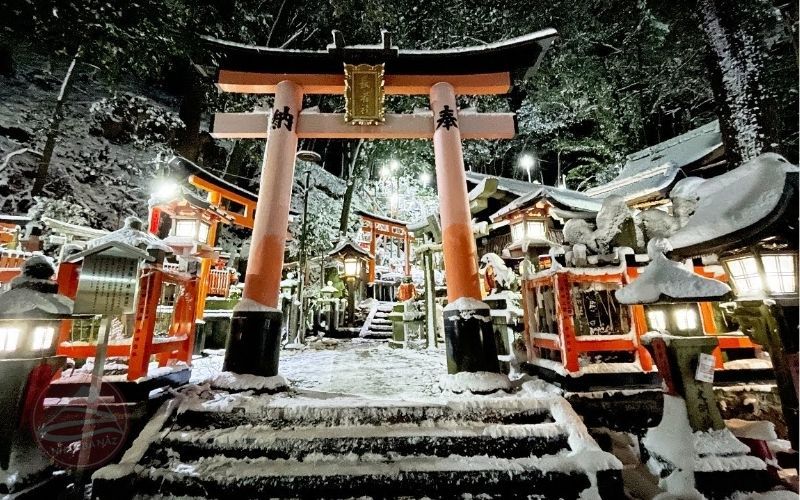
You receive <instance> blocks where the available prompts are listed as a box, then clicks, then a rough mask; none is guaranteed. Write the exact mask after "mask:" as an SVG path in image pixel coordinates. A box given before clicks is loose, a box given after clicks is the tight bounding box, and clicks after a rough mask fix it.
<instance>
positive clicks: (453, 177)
mask: <svg viewBox="0 0 800 500" xmlns="http://www.w3.org/2000/svg"><path fill="white" fill-rule="evenodd" d="M382 35H383V36H382V43H381V44H380V45H375V46H346V45H345V44H344V39H343V37H342V36H341V33H339V32H336V31H334V43H333V44H331V45H329V46H328V48H327V50H323V51H305V50H285V49H276V48H270V47H255V46H247V45H242V44H237V43H232V42H226V41H221V40H217V39H213V38H206V41H207V42H208V43H210V44H211V46H212V47H213V48H214V49H215V50H216V51H217V52H219V53H220V55H221V61H222V62H221V64H220V67H219V69H218V71H217V86H218V87H219V89H220V90H221V91H223V92H241V93H256V94H274V95H275V100H274V104H273V110H272V111H271V112H270V113H217V114H216V115H215V117H214V123H213V132H212V135H213V136H214V137H217V138H254V139H265V138H266V139H267V147H266V149H265V152H264V165H263V169H262V173H261V185H260V187H259V192H258V200H259V206H258V210H257V213H256V215H255V221H254V227H253V235H252V243H251V246H250V257H249V259H248V269H247V276H246V278H245V287H244V292H243V300H242V301H241V303H240V305H239V306H238V307H237V309H236V310H235V311H234V315H233V319H232V324H231V334H230V337H229V340H228V345H227V348H226V355H225V365H224V369H226V370H230V371H235V372H239V373H253V374H257V375H275V374H277V371H278V352H279V341H280V323H281V313H280V311H279V310H278V294H279V291H280V286H279V285H280V280H281V269H282V264H283V254H284V243H285V240H286V231H287V228H286V220H287V219H288V216H289V204H290V198H291V191H292V181H293V176H294V155H295V151H296V150H297V141H298V139H299V138H335V139H347V138H365V139H432V140H433V148H434V155H435V163H436V178H437V189H438V193H439V201H440V217H441V226H442V240H443V253H444V265H445V277H446V280H447V287H448V301H449V302H450V305H449V306H448V309H447V310H446V311H445V314H444V315H445V338H446V341H447V343H448V349H447V353H448V371H449V372H450V373H455V372H458V371H499V367H498V362H497V355H496V348H495V346H494V339H493V335H492V331H491V323H490V322H488V321H484V320H485V319H486V318H487V316H488V306H486V305H485V304H483V303H482V302H480V299H481V291H480V285H479V275H478V259H477V251H476V247H475V239H474V237H473V235H472V224H471V216H470V211H469V200H468V197H467V190H466V176H465V174H464V159H463V156H462V150H461V139H462V138H463V139H507V138H512V137H513V136H514V133H515V116H514V114H513V113H464V114H459V111H458V106H457V104H456V95H457V94H466V95H491V94H506V93H508V92H509V91H510V90H511V84H512V74H513V75H514V76H525V77H528V76H530V74H532V73H533V71H535V69H536V67H537V66H538V64H539V61H540V59H541V57H542V55H543V54H544V52H545V51H546V50H547V49H548V48H549V46H550V44H551V43H552V41H553V40H554V39H555V37H556V32H555V30H552V29H548V30H543V31H539V32H536V33H532V34H529V35H525V36H522V37H517V38H513V39H510V40H506V41H503V42H498V43H493V44H487V45H483V46H478V47H469V48H458V49H446V50H431V51H419V50H400V49H398V48H397V47H396V46H393V45H392V43H391V38H390V35H389V33H387V32H383V33H382ZM370 65H372V66H370ZM343 70H344V71H343ZM370 71H373V73H371V74H370ZM371 85H375V86H378V85H379V86H380V94H379V96H378V100H371V99H366V100H364V99H361V98H362V97H363V95H361V96H359V97H358V98H356V97H354V96H355V95H356V92H357V91H359V89H362V88H369V87H370V86H371ZM343 93H344V94H345V96H346V97H347V98H348V112H347V113H346V114H337V113H317V112H310V111H302V102H303V95H306V94H343ZM384 93H385V94H390V95H415V94H416V95H420V94H421V95H426V94H427V95H429V96H430V104H431V110H432V113H424V114H423V113H414V114H388V115H385V116H384V113H383V94H384ZM351 105H353V107H352V108H351V107H350V106H351ZM364 113H366V114H367V115H372V116H371V117H370V116H368V118H367V119H362V117H361V116H360V115H361V114H364ZM348 122H349V123H348Z"/></svg>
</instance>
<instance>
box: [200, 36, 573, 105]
mask: <svg viewBox="0 0 800 500" xmlns="http://www.w3.org/2000/svg"><path fill="white" fill-rule="evenodd" d="M333 34H334V43H332V44H330V45H329V46H328V47H327V49H326V50H291V49H279V48H271V47H260V46H254V45H245V44H240V43H236V42H230V41H225V40H219V39H216V38H212V37H203V39H204V40H205V41H206V43H208V44H209V45H210V46H211V48H212V50H213V51H215V52H217V53H219V55H220V56H221V62H220V64H219V67H218V70H217V85H218V86H219V88H220V90H222V91H224V92H245V93H274V91H275V85H277V83H278V82H279V81H281V80H284V79H286V78H287V76H288V75H294V78H291V79H292V80H294V81H302V82H303V92H304V93H305V94H338V93H341V92H342V91H343V89H344V82H343V80H342V68H343V65H344V64H345V63H349V64H378V63H383V64H385V71H386V76H385V91H386V93H387V94H406V95H409V94H427V93H428V91H429V90H430V87H431V85H432V84H434V83H436V82H438V81H448V82H450V83H451V84H453V86H454V87H455V88H456V92H457V93H459V94H476V95H477V94H505V93H507V92H509V90H510V88H511V81H512V77H514V78H516V77H522V78H529V77H530V76H532V74H533V73H534V72H535V70H536V68H537V67H538V65H539V62H540V61H541V58H542V56H543V55H544V53H545V52H546V51H547V49H548V48H549V47H550V45H551V44H552V43H553V41H554V40H555V38H556V37H557V36H558V35H557V32H556V30H554V29H545V30H541V31H537V32H535V33H530V34H527V35H523V36H520V37H516V38H510V39H508V40H503V41H501V42H495V43H490V44H485V45H478V46H472V47H458V48H451V49H440V50H406V49H399V48H398V47H397V46H395V45H392V42H391V37H390V35H389V33H388V32H386V31H384V32H382V38H383V43H382V44H379V45H352V46H346V45H345V44H344V37H343V36H342V35H341V33H339V32H338V31H334V32H333ZM445 77H446V78H445Z"/></svg>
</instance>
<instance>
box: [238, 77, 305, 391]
mask: <svg viewBox="0 0 800 500" xmlns="http://www.w3.org/2000/svg"><path fill="white" fill-rule="evenodd" d="M302 101H303V91H302V88H301V87H300V86H299V85H297V84H296V83H294V82H290V81H282V82H280V83H279V84H278V85H277V88H276V90H275V105H274V109H273V112H272V115H271V119H270V123H269V127H270V128H269V131H268V136H267V147H266V150H265V151H264V166H263V168H262V170H261V184H260V186H259V188H258V205H257V206H256V213H255V220H254V226H253V235H252V237H251V242H250V254H249V258H248V262H247V275H246V277H245V284H244V291H243V293H242V300H241V301H240V302H239V304H238V305H237V306H236V308H235V309H234V312H233V318H232V320H231V333H230V336H229V337H228V344H227V346H226V350H225V363H224V365H223V369H224V370H229V371H233V372H236V373H249V374H253V375H261V376H272V375H277V373H278V351H279V349H280V338H281V319H282V318H281V316H282V315H281V311H280V309H279V308H278V307H279V302H278V300H279V299H278V296H279V293H280V282H281V271H282V269H283V252H284V247H285V244H286V236H287V226H288V221H289V205H290V202H291V197H292V182H293V180H294V162H295V153H296V151H297V122H298V117H299V114H300V107H301V105H302Z"/></svg>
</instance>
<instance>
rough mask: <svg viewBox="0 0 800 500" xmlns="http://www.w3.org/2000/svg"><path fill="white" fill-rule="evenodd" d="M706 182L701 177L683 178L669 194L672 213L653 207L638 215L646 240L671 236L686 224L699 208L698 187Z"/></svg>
mask: <svg viewBox="0 0 800 500" xmlns="http://www.w3.org/2000/svg"><path fill="white" fill-rule="evenodd" d="M703 182H705V180H704V179H701V178H699V177H687V178H685V179H681V180H680V181H678V183H677V184H675V187H673V188H672V191H671V192H670V194H669V197H670V200H671V201H672V214H669V213H667V212H665V211H663V210H658V209H655V208H651V209H648V210H644V211H642V212H641V213H640V214H639V215H637V216H636V222H637V223H638V224H639V226H640V227H641V229H642V232H643V233H644V238H645V241H650V240H652V239H653V238H669V237H670V236H672V235H673V234H675V232H676V231H677V230H678V229H680V228H681V227H683V226H684V225H685V224H686V221H688V220H689V217H691V215H692V214H693V213H694V211H695V209H696V208H697V202H698V200H699V197H698V195H697V187H698V186H699V185H700V184H702V183H703Z"/></svg>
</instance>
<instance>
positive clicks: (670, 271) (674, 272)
mask: <svg viewBox="0 0 800 500" xmlns="http://www.w3.org/2000/svg"><path fill="white" fill-rule="evenodd" d="M671 249H672V248H671V246H670V244H669V241H667V240H666V239H664V238H653V239H652V240H650V242H649V244H648V246H647V253H648V254H649V257H650V263H649V264H648V265H647V266H646V267H645V268H644V270H643V271H642V274H641V275H640V276H639V277H638V278H637V279H636V280H634V281H633V282H632V283H630V284H628V285H626V286H624V287H623V288H621V289H619V290H617V291H616V297H617V300H618V301H619V302H620V303H621V304H626V305H644V306H645V309H646V317H647V323H648V327H649V329H650V330H651V332H650V333H648V334H646V335H644V336H643V337H642V343H643V344H645V345H646V346H647V349H648V351H650V354H651V355H652V356H653V359H654V360H655V362H656V365H657V366H658V371H659V373H660V374H661V377H662V378H663V380H664V384H665V386H666V389H665V392H666V393H667V394H668V395H671V396H675V397H680V398H683V399H685V400H686V406H687V412H688V417H689V422H690V423H691V427H692V429H693V430H695V431H706V430H708V429H723V428H724V423H723V421H722V416H721V415H720V413H719V409H718V408H717V406H716V399H715V398H714V392H713V387H712V384H711V383H710V381H708V380H706V381H703V380H699V379H698V378H697V373H698V371H697V368H698V364H699V363H700V362H701V360H702V359H704V358H706V359H709V358H710V359H711V360H713V357H712V356H711V353H712V351H713V350H714V348H716V347H717V344H718V342H717V339H716V338H714V337H712V336H706V335H704V334H703V330H702V328H701V326H700V324H699V323H700V321H699V317H700V316H699V310H698V306H697V303H698V302H707V301H718V300H723V299H726V298H727V297H729V295H730V292H731V289H730V287H729V286H728V285H726V284H725V283H723V282H721V281H718V280H715V279H711V278H706V277H704V276H700V275H699V274H696V273H695V272H694V270H693V269H687V268H686V266H684V265H683V264H681V263H679V262H673V261H671V260H669V259H668V258H667V257H666V256H665V255H664V254H665V253H667V252H669V251H670V250H671ZM713 366H714V365H713V362H712V364H711V365H710V367H709V368H710V370H712V371H711V373H710V376H711V377H712V378H713Z"/></svg>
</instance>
